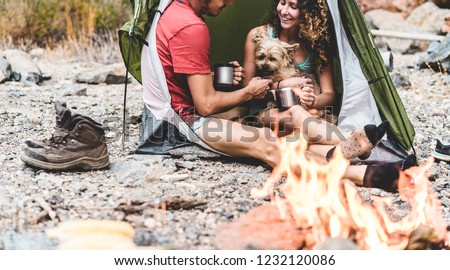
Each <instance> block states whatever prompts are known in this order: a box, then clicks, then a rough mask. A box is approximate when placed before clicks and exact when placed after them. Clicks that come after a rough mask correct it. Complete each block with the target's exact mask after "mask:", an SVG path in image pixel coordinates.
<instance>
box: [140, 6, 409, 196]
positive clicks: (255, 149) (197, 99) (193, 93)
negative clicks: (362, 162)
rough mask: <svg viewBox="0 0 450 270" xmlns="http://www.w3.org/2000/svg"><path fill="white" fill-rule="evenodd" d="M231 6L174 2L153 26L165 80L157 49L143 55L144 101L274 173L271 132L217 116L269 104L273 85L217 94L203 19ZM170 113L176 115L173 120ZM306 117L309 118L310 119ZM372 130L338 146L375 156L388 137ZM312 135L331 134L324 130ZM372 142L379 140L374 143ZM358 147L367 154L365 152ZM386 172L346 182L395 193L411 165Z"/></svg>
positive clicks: (351, 173) (359, 171)
mask: <svg viewBox="0 0 450 270" xmlns="http://www.w3.org/2000/svg"><path fill="white" fill-rule="evenodd" d="M231 3H232V0H175V1H173V2H172V3H170V5H169V6H168V7H167V8H166V9H165V10H164V11H163V12H162V15H161V17H159V18H158V19H159V21H157V25H156V29H155V28H153V26H152V29H151V30H150V34H149V37H148V39H147V41H152V40H150V39H151V38H153V37H154V38H155V39H156V41H153V42H156V52H155V51H153V52H154V53H157V56H158V59H159V60H160V62H161V66H162V69H163V76H162V75H161V76H159V77H158V76H155V74H157V73H158V72H159V69H160V66H158V65H156V66H155V65H154V63H153V62H155V61H154V60H155V58H152V57H151V56H150V55H151V54H152V50H153V46H152V45H151V44H150V46H149V47H144V49H143V51H142V65H141V67H142V79H143V86H144V94H143V100H144V103H145V104H146V105H147V107H149V108H150V109H151V111H152V113H154V114H157V115H159V116H160V117H161V118H162V117H167V116H169V117H172V118H181V120H182V122H183V123H187V125H188V126H189V128H190V129H191V130H192V131H194V132H195V134H196V135H197V136H198V137H199V138H200V139H201V141H202V143H206V145H207V146H209V147H211V148H212V149H214V150H216V151H219V152H222V153H225V154H227V155H230V156H235V157H253V158H257V159H260V160H262V161H264V162H266V163H267V164H269V165H270V166H272V167H274V166H275V165H276V164H277V163H278V161H279V159H280V157H279V152H278V148H277V145H276V140H275V136H274V134H273V132H272V130H271V129H269V128H265V127H261V128H257V127H251V126H245V125H242V124H241V123H238V122H233V121H229V120H226V119H221V118H218V117H214V114H217V113H221V112H224V111H227V110H229V109H232V108H234V107H236V106H238V105H240V104H243V103H244V102H246V101H249V100H251V99H262V98H264V97H265V96H266V94H267V91H268V90H269V89H270V84H271V81H270V80H265V79H261V78H252V79H251V80H250V82H249V83H248V85H247V86H246V87H244V88H242V89H238V90H236V91H233V92H220V91H216V90H215V89H214V86H213V80H212V75H211V71H210V62H209V49H210V36H209V32H208V28H207V26H206V24H205V22H204V20H203V18H202V17H201V16H202V15H210V16H217V15H218V14H219V13H220V12H221V11H222V9H223V8H225V7H226V5H228V4H231ZM152 31H153V32H152ZM152 33H153V34H154V35H152ZM149 43H151V42H149ZM152 60H153V62H152ZM233 64H234V66H235V68H234V80H235V84H238V83H239V82H241V81H242V79H243V68H242V67H241V66H240V65H239V64H238V63H237V62H233ZM161 77H162V78H161ZM158 82H159V83H158ZM164 87H167V90H168V93H169V94H170V98H167V97H162V96H164V95H165V92H164V91H163V92H161V91H160V89H159V88H164ZM167 100H170V107H171V108H167V104H164V102H165V103H167ZM171 111H174V112H175V113H176V114H171ZM306 114H307V113H305V115H304V116H305V117H307V116H308V115H309V114H308V115H306ZM173 122H174V123H175V122H176V121H173ZM368 126H369V125H368ZM370 128H372V132H371V134H369V133H367V130H368V129H366V127H365V129H364V130H362V131H359V132H354V134H356V135H352V136H353V137H351V139H352V141H353V139H354V140H355V141H358V142H359V145H358V146H353V145H355V144H353V145H351V144H350V142H348V141H345V140H344V141H341V142H339V143H340V144H341V146H342V149H344V151H345V149H349V150H347V151H348V152H349V153H351V154H354V156H358V155H360V154H362V153H363V152H365V151H370V150H371V148H373V147H374V145H375V144H376V143H377V142H379V140H380V139H381V137H382V136H383V135H384V133H385V128H384V127H382V128H381V127H370ZM381 129H382V130H381ZM310 130H312V131H314V132H316V133H318V134H326V130H324V129H323V128H322V127H320V128H310ZM368 135H369V136H368ZM355 136H357V137H355ZM368 137H369V138H370V137H373V138H376V139H373V140H370V141H369V139H368ZM347 139H349V138H347ZM191 140H192V138H191ZM361 144H362V146H361ZM346 146H347V147H346ZM355 147H359V148H362V151H360V150H361V149H355ZM309 150H312V151H314V152H316V153H319V154H320V155H321V156H323V157H325V156H326V155H327V154H329V153H330V151H331V152H332V151H333V150H334V148H333V145H312V146H310V148H309ZM344 154H345V153H344ZM383 166H388V167H383V168H379V167H371V166H351V167H349V168H348V170H347V173H346V177H348V178H350V179H353V180H354V181H355V183H356V184H359V185H364V186H368V187H370V186H376V187H381V188H385V189H387V190H395V189H396V184H395V183H396V182H395V181H396V180H397V178H398V168H402V169H405V168H406V167H407V166H410V165H409V163H408V164H403V163H399V164H383ZM387 174H388V175H387ZM366 175H369V176H370V177H366Z"/></svg>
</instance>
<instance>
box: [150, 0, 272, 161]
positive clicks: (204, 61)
mask: <svg viewBox="0 0 450 270" xmlns="http://www.w3.org/2000/svg"><path fill="white" fill-rule="evenodd" d="M231 3H232V0H175V1H173V2H172V3H171V4H170V5H169V6H168V7H167V9H166V10H165V11H164V12H163V15H162V16H161V18H160V20H159V22H158V25H157V28H156V46H157V51H158V56H159V59H160V60H161V64H162V67H163V69H164V75H165V77H166V80H167V86H168V89H169V92H170V96H171V106H172V108H173V109H174V110H175V112H176V113H177V114H178V115H179V116H180V117H181V119H182V120H183V121H185V122H186V123H187V124H188V125H189V127H190V128H191V129H192V130H194V132H195V133H196V134H197V135H198V136H199V138H200V139H201V140H202V141H203V142H205V143H206V144H207V145H208V146H210V147H211V148H213V149H214V150H216V151H219V152H222V153H225V154H228V155H230V156H241V157H255V158H258V159H260V160H262V161H264V162H266V163H268V164H269V165H271V166H275V164H276V161H277V160H278V154H277V153H278V152H277V150H276V149H277V146H276V144H275V140H274V136H268V134H271V131H270V130H269V129H266V128H263V129H260V128H255V127H249V126H243V125H242V124H240V123H237V122H232V121H228V120H225V119H219V118H217V117H211V116H212V115H214V114H217V113H220V112H224V111H227V110H229V109H232V108H233V107H236V106H238V105H240V104H243V103H244V102H246V101H249V100H251V99H262V98H264V97H265V96H266V94H267V91H268V90H269V84H270V83H271V81H270V80H265V79H260V78H253V79H252V80H251V81H250V83H249V84H248V86H246V87H244V88H242V89H238V90H236V91H232V92H220V91H216V90H215V89H214V87H213V80H212V75H211V70H210V62H209V49H210V37H209V31H208V28H207V26H206V24H205V22H204V20H203V18H202V17H201V16H202V15H209V16H217V15H219V13H220V12H221V11H222V10H223V8H225V7H226V5H228V4H231ZM146 54H148V51H147V49H146V48H145V47H144V50H143V60H142V66H143V69H142V75H143V76H142V77H143V84H144V103H146V104H149V103H151V98H150V96H149V95H147V94H148V93H149V91H151V89H149V88H151V87H146V79H147V78H148V77H149V75H148V73H152V70H146V69H145V66H146V62H147V61H148V60H146V59H145V55H146ZM233 64H234V66H235V68H234V71H235V72H234V80H235V81H234V83H235V84H239V83H240V82H241V81H242V79H243V68H242V67H241V66H240V65H239V64H238V63H237V62H233ZM146 101H147V102H146ZM243 138H245V139H243ZM270 138H272V140H270Z"/></svg>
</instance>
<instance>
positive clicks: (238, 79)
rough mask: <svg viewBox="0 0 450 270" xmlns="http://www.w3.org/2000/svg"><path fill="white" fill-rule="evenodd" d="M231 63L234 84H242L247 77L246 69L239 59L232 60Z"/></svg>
mask: <svg viewBox="0 0 450 270" xmlns="http://www.w3.org/2000/svg"><path fill="white" fill-rule="evenodd" d="M229 64H232V65H233V70H234V73H233V85H240V84H241V83H242V82H243V81H244V79H245V70H244V68H243V67H241V65H240V64H239V63H238V61H231V62H229Z"/></svg>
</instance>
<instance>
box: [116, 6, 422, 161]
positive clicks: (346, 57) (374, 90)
mask: <svg viewBox="0 0 450 270" xmlns="http://www.w3.org/2000/svg"><path fill="white" fill-rule="evenodd" d="M132 1H134V6H136V5H138V3H139V2H141V5H140V6H141V9H140V10H138V12H137V14H138V16H137V18H138V20H137V24H136V27H135V30H136V34H135V36H136V38H137V39H138V40H140V41H139V42H138V41H135V42H134V43H131V44H130V42H129V38H128V31H129V28H130V25H131V23H130V22H128V23H126V24H125V25H124V26H123V27H122V28H121V29H120V30H119V44H120V49H121V53H122V56H123V57H124V59H125V58H126V56H127V53H128V51H129V49H131V50H132V51H131V57H130V74H131V75H132V76H134V77H135V78H136V79H137V80H138V81H139V82H141V83H142V75H144V76H155V77H154V78H152V79H151V80H148V81H152V82H153V84H154V85H152V86H151V87H152V89H155V90H156V93H157V94H155V95H154V96H153V97H152V98H151V100H146V101H145V102H146V104H147V105H148V107H147V108H148V109H149V110H150V111H151V117H156V119H157V120H162V121H168V122H169V123H171V124H173V125H174V126H175V127H176V128H175V129H173V130H179V131H180V133H181V134H183V136H185V137H186V138H187V140H188V141H192V142H195V143H198V144H199V145H201V146H203V147H205V148H207V149H210V148H209V147H208V146H207V145H205V144H204V143H203V142H201V141H200V140H199V138H198V137H197V136H196V135H195V133H193V132H192V131H191V130H190V128H189V127H188V126H187V125H186V124H185V123H184V122H183V121H182V120H181V119H180V118H179V116H178V115H177V114H176V113H175V112H174V111H173V110H172V109H171V107H170V94H169V92H168V89H167V84H166V82H165V76H164V72H163V70H162V67H161V64H160V62H159V58H158V57H157V53H156V44H155V42H154V40H155V39H154V33H153V34H149V35H147V34H146V33H148V31H149V26H150V22H152V20H153V23H152V26H153V25H156V22H155V21H156V19H157V18H159V16H160V15H161V13H160V12H157V10H159V11H161V12H162V11H163V10H164V9H165V7H167V5H168V4H169V3H170V2H171V1H170V0H132ZM270 2H271V1H270V0H235V1H234V4H233V5H232V6H231V7H228V8H226V9H225V10H224V11H223V12H222V13H221V15H220V16H218V17H217V18H206V22H207V24H208V28H209V29H210V33H211V57H210V60H211V64H214V63H219V62H226V61H229V60H235V59H236V60H238V61H240V62H242V52H243V48H244V42H245V36H246V34H247V32H248V30H250V29H251V28H252V27H255V26H257V25H259V24H261V22H260V18H261V17H262V16H263V14H264V13H265V12H266V11H267V8H268V7H269V6H270ZM155 4H159V6H157V5H155ZM328 5H329V7H330V12H331V13H332V16H333V22H334V23H335V30H336V36H337V38H338V42H340V43H341V45H339V46H338V53H339V56H338V57H337V58H336V59H335V61H334V73H335V84H336V89H337V91H340V92H342V93H343V99H342V104H341V113H342V114H341V115H340V119H339V121H340V122H339V125H340V127H341V128H343V129H346V130H352V129H354V127H356V126H359V127H360V126H362V125H365V124H369V123H372V124H379V123H380V122H381V119H383V120H389V122H390V123H391V131H392V132H391V133H390V134H389V135H390V143H389V144H388V145H390V147H389V148H392V147H393V148H395V147H396V146H397V144H400V145H401V146H402V148H404V149H410V148H411V147H412V142H413V140H414V129H413V127H412V125H411V123H410V121H409V119H408V117H407V115H406V112H405V109H404V107H403V104H402V102H401V99H400V97H399V96H398V93H397V92H396V89H395V87H394V85H393V83H392V80H391V78H390V77H389V74H388V72H387V69H386V67H385V65H384V62H383V60H382V58H381V55H380V53H379V51H378V49H377V48H376V47H375V46H374V43H373V38H372V36H371V34H370V30H369V29H368V27H367V23H366V21H365V19H364V17H363V15H362V13H361V10H360V9H359V7H358V5H357V3H356V1H355V0H348V1H338V0H328ZM248 10H252V12H248ZM250 14H251V15H250ZM225 24H226V25H225ZM227 29H228V30H227ZM236 29H238V30H239V33H236ZM145 38H146V40H147V42H149V47H147V46H143V42H142V41H143V39H145ZM152 41H153V42H152ZM233 44H234V45H233ZM236 44H237V45H236ZM236 46H237V47H236ZM235 47H236V48H239V49H230V48H235ZM141 52H142V54H145V57H144V55H142V57H141ZM141 59H142V61H144V60H145V61H146V62H145V64H144V63H143V64H142V65H141ZM124 62H125V64H127V63H126V61H124ZM144 66H147V67H149V68H150V70H147V72H146V73H145V74H144V71H143V70H142V71H141V68H144ZM153 70H154V71H156V74H157V76H156V75H155V72H153ZM144 87H146V86H144ZM147 87H149V86H147ZM155 122H157V121H155ZM156 127H159V126H157V125H156V126H155V128H156ZM156 129H157V128H156ZM149 134H150V133H149ZM164 136H167V138H171V137H172V138H173V137H174V134H171V133H169V132H168V133H167V134H165V135H164ZM175 137H176V136H175ZM167 141H169V142H172V143H173V142H174V140H170V139H167ZM141 143H142V144H143V142H142V141H141ZM176 145H177V144H174V147H177V146H176ZM147 147H151V145H147ZM397 148H398V147H397ZM394 150H396V151H398V152H401V153H403V155H404V154H405V152H404V151H402V149H394Z"/></svg>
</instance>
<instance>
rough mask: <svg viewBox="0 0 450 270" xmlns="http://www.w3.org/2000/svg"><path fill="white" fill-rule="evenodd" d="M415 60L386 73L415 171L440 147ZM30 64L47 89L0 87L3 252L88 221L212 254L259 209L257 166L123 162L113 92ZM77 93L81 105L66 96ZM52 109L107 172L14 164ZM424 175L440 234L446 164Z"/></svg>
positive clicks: (442, 132) (439, 91) (64, 62)
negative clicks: (406, 120)
mask: <svg viewBox="0 0 450 270" xmlns="http://www.w3.org/2000/svg"><path fill="white" fill-rule="evenodd" d="M416 59H417V56H414V55H413V56H411V55H408V56H402V55H396V56H395V64H396V68H395V70H394V73H398V74H401V75H403V76H407V77H409V81H410V83H411V85H410V86H407V87H403V88H398V92H399V94H400V96H401V98H402V99H403V101H404V104H405V106H406V108H407V112H408V115H409V117H410V119H411V121H412V123H413V125H414V126H415V128H416V134H417V135H416V140H415V146H416V151H417V154H418V157H419V161H420V162H424V161H425V160H426V159H427V158H428V157H429V156H430V153H431V151H432V150H433V149H434V145H435V139H436V138H442V139H444V141H448V140H450V121H449V119H448V115H450V91H449V89H450V87H449V85H448V83H449V82H448V81H449V79H448V75H447V76H445V75H443V74H440V73H439V74H436V73H434V72H432V71H430V70H418V69H416V68H412V67H413V66H415V63H416V62H415V61H416ZM37 63H38V65H39V67H40V68H41V70H42V71H43V72H44V73H47V74H50V75H51V76H52V79H51V80H49V81H45V82H44V83H42V84H41V85H39V86H29V85H26V84H23V83H17V82H7V83H5V84H2V85H0V124H1V129H0V145H1V151H0V176H1V177H0V186H2V188H0V239H2V238H3V239H4V243H3V245H4V248H8V247H9V246H8V245H7V243H6V240H5V239H7V238H8V237H10V236H11V235H12V234H14V233H16V234H19V235H20V234H26V233H42V232H44V231H45V230H46V229H48V228H52V227H54V226H56V225H57V224H58V223H59V222H61V221H66V220H73V219H78V218H82V219H88V218H94V219H114V220H123V221H126V222H129V223H130V224H132V225H133V227H135V228H136V229H137V232H138V238H139V239H138V240H137V241H138V242H139V243H140V244H152V245H167V244H169V245H171V246H173V247H175V248H182V249H214V248H216V246H217V243H216V242H215V238H216V235H217V228H218V226H219V225H220V224H223V223H227V222H230V221H233V220H235V219H237V218H239V217H240V216H242V215H244V214H245V213H247V212H248V211H249V210H250V209H252V208H253V207H255V206H258V205H261V204H265V203H268V202H267V200H263V199H254V198H252V197H251V196H250V190H251V189H252V188H253V187H260V186H261V185H262V183H263V182H264V181H265V180H266V179H267V177H268V176H269V174H270V170H269V168H268V167H267V166H265V165H264V164H262V163H260V162H258V161H254V160H251V161H249V160H233V159H229V158H228V159H218V158H208V159H202V158H199V155H196V154H195V153H194V154H193V153H190V152H186V153H181V154H179V155H174V156H134V155H126V154H124V153H128V152H129V151H130V150H132V149H135V147H136V145H137V142H138V135H139V125H138V124H130V125H129V127H128V131H129V136H128V140H127V142H126V150H125V151H122V148H121V141H120V134H121V123H122V122H121V117H122V100H123V85H102V84H100V85H87V84H75V83H73V77H74V74H75V73H76V72H77V71H79V70H82V69H84V68H88V67H91V66H92V65H93V64H92V63H89V62H83V61H80V60H79V59H77V58H70V57H65V58H56V57H50V56H48V57H45V58H43V59H38V60H37ZM446 81H447V83H446ZM83 88H85V89H86V90H87V91H86V96H75V95H68V94H70V93H73V91H75V90H80V89H83ZM141 95H142V89H141V86H140V85H139V84H137V83H136V82H133V83H132V84H131V85H130V87H129V92H128V105H127V107H128V110H129V111H128V112H129V115H131V116H139V114H140V112H141V110H142V103H141V102H142V101H141ZM55 99H62V100H64V101H66V102H67V103H68V105H69V107H70V108H71V109H72V111H73V112H78V113H81V114H85V115H89V116H91V117H93V118H94V119H95V120H97V121H99V122H102V123H103V124H104V125H105V126H106V133H107V138H108V149H109V152H110V158H111V166H110V167H109V169H106V170H99V171H89V172H46V171H43V170H37V169H33V168H30V167H27V166H25V165H24V164H23V163H22V161H21V160H20V159H19V154H20V144H21V143H22V142H23V141H24V140H25V139H27V138H33V139H38V140H39V139H44V138H48V137H50V135H51V133H52V132H53V126H54V109H53V103H52V101H53V100H55ZM430 173H431V177H430V179H432V180H433V182H432V185H433V187H434V189H435V190H436V192H437V195H438V197H439V198H440V200H441V202H442V204H443V213H444V218H445V221H446V222H447V224H450V213H449V208H450V191H449V189H448V188H449V187H450V183H449V180H450V167H449V164H447V163H444V162H439V163H438V162H436V163H434V166H433V168H432V169H431V172H430ZM360 191H361V194H362V196H363V198H364V199H365V200H370V198H371V196H381V197H392V198H394V202H397V203H396V204H395V205H396V207H397V208H395V209H393V210H391V212H392V214H393V215H394V216H396V217H401V216H403V215H405V213H407V211H408V209H409V208H408V205H406V204H405V203H403V202H402V201H401V200H400V198H398V196H397V195H394V194H390V193H387V192H383V191H380V190H376V189H364V188H360ZM42 201H45V202H46V203H47V204H48V205H50V207H51V208H52V210H53V211H54V212H55V214H56V217H55V218H54V219H51V218H50V217H49V216H48V215H47V213H46V212H45V211H44V210H43V209H42V206H41V205H42V203H41V204H40V203H39V202H42ZM161 201H167V202H168V203H167V207H168V209H169V210H167V211H166V214H165V216H164V217H163V215H162V214H161V213H162V211H161V210H160V209H158V207H155V206H154V205H158V204H159V202H161ZM177 202H178V203H182V204H184V207H183V208H184V209H179V204H177ZM124 205H128V206H124ZM130 205H131V206H130ZM132 205H134V206H136V205H137V206H141V207H137V208H133V207H132ZM119 206H122V208H120V207H119ZM186 208H189V209H187V210H186ZM133 209H134V210H135V211H132V210H133ZM136 209H137V210H136ZM8 239H9V238H8ZM0 242H1V241H0ZM0 246H1V245H0ZM44 248H45V247H44Z"/></svg>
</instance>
